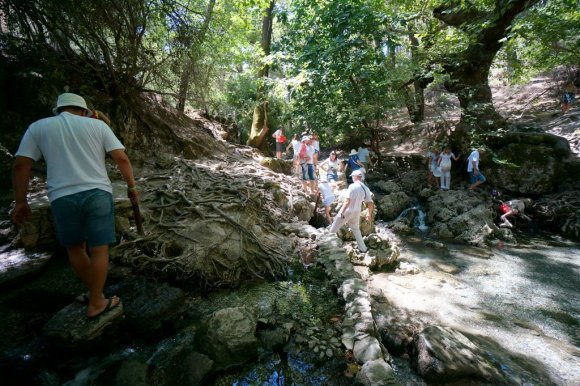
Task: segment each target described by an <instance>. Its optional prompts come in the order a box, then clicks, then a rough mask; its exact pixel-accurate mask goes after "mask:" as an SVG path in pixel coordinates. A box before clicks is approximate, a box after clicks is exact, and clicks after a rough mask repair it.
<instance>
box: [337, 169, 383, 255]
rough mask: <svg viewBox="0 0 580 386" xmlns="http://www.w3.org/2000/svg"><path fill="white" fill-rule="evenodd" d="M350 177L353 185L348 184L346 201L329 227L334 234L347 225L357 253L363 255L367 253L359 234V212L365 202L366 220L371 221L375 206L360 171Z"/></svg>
mask: <svg viewBox="0 0 580 386" xmlns="http://www.w3.org/2000/svg"><path fill="white" fill-rule="evenodd" d="M350 176H351V177H352V180H353V183H352V184H350V186H349V187H348V190H347V191H346V195H347V199H346V201H345V202H344V204H343V205H342V208H340V210H339V211H338V213H337V214H336V217H335V218H334V222H333V223H332V226H331V227H330V232H333V233H335V232H337V231H338V230H339V229H340V228H341V227H342V226H343V225H345V224H347V225H348V226H349V227H350V229H351V230H352V233H353V234H354V237H355V239H356V243H357V245H358V249H359V251H361V252H363V253H364V252H366V251H367V247H366V245H365V243H364V241H363V238H362V234H361V232H360V212H361V208H362V204H363V202H366V204H367V208H368V214H367V220H368V221H372V219H373V211H374V209H375V205H374V202H373V197H372V193H371V191H370V190H369V188H368V187H367V186H366V185H365V184H363V182H362V177H363V172H362V170H360V169H359V170H355V171H354V172H352V174H351V175H350Z"/></svg>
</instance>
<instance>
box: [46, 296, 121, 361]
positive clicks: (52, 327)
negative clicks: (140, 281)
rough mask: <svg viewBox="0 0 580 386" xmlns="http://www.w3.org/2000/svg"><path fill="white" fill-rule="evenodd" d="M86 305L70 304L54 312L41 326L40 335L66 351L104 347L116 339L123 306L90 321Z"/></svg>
mask: <svg viewBox="0 0 580 386" xmlns="http://www.w3.org/2000/svg"><path fill="white" fill-rule="evenodd" d="M86 312H87V306H86V305H84V304H81V303H76V302H75V303H72V304H70V305H68V306H66V307H65V308H63V309H62V310H60V311H59V312H57V313H56V314H55V315H54V316H53V317H52V318H51V319H50V320H49V321H48V322H47V323H46V324H45V326H44V329H43V333H44V336H45V337H46V338H47V339H48V340H49V341H50V342H52V343H53V344H55V345H56V346H59V347H64V348H69V349H79V348H85V349H86V348H87V347H91V346H102V345H104V346H107V345H109V344H112V343H113V341H114V340H115V339H111V337H112V336H114V335H115V334H116V335H117V336H118V328H119V326H120V323H119V322H120V321H121V320H122V318H121V317H120V316H121V315H123V304H122V303H121V304H119V305H118V306H116V307H114V308H112V309H111V310H110V311H107V312H105V313H103V314H102V315H101V316H99V317H96V318H94V319H89V318H87V317H86Z"/></svg>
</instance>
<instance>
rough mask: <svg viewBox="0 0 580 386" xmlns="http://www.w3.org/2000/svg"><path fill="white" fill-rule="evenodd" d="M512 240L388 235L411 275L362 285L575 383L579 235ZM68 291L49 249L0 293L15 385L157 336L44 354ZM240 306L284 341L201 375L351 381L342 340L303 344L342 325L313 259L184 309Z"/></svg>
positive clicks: (524, 380) (533, 376)
mask: <svg viewBox="0 0 580 386" xmlns="http://www.w3.org/2000/svg"><path fill="white" fill-rule="evenodd" d="M383 230H384V231H386V229H383ZM393 237H395V236H393ZM517 238H518V239H519V240H520V242H519V243H518V244H517V245H504V244H501V243H499V244H497V245H496V246H495V247H494V248H492V249H491V250H489V249H480V248H473V247H469V246H465V245H447V246H443V245H441V244H438V243H436V242H429V241H428V240H427V242H426V240H425V239H424V236H422V235H417V236H409V237H405V238H402V239H399V240H398V241H399V243H400V245H401V257H400V261H401V263H402V264H407V265H413V266H416V267H417V268H418V270H419V273H417V274H413V275H409V274H406V275H402V274H399V273H396V272H391V273H379V274H375V275H372V276H371V279H370V281H369V285H370V287H372V288H373V290H374V293H375V294H376V293H382V294H383V296H385V298H387V300H388V302H389V304H390V305H391V306H392V308H393V309H395V310H396V312H400V313H401V314H404V315H406V316H407V317H408V318H409V320H410V323H414V324H419V325H422V326H425V325H429V324H437V325H443V326H450V327H454V328H457V329H460V330H462V331H466V332H468V333H472V334H475V335H477V336H481V337H483V338H485V339H489V340H490V341H491V342H495V345H491V344H490V346H489V350H491V351H494V350H495V351H494V355H497V357H498V362H500V363H501V366H502V367H503V368H504V370H505V371H506V372H508V373H510V372H511V373H512V374H511V379H512V380H513V381H514V384H523V385H545V384H554V385H563V386H564V385H565V386H572V385H578V384H580V373H579V369H580V362H579V357H580V355H579V349H578V345H579V341H580V335H579V328H578V326H579V322H578V320H579V316H580V315H579V312H580V300H579V297H578V288H580V285H579V284H580V281H579V273H580V245H579V244H578V243H572V242H568V241H565V240H562V239H558V238H557V237H554V236H552V235H547V234H543V235H538V236H530V235H524V234H518V235H517ZM0 258H1V257H0ZM79 290H80V287H79V285H78V283H76V284H75V281H74V277H73V275H72V273H71V272H70V269H69V268H68V266H67V264H66V261H65V260H64V259H62V258H60V260H57V261H55V262H52V263H51V265H50V266H49V267H48V268H47V269H46V270H45V271H44V272H42V273H41V274H40V275H39V276H38V277H37V278H36V279H34V280H32V281H30V282H27V283H25V284H24V283H22V285H19V286H14V287H11V288H9V289H8V290H4V291H3V292H2V295H1V296H0V308H1V309H2V312H3V314H4V315H7V316H6V317H3V318H2V319H3V320H2V323H1V326H0V327H1V328H2V342H3V348H7V347H10V351H9V352H7V353H8V354H9V355H8V356H5V357H4V358H3V359H2V360H3V361H4V363H0V364H2V368H3V369H4V370H5V369H6V368H7V366H10V367H11V370H12V371H11V372H12V374H13V375H15V376H17V377H20V379H19V381H20V382H19V384H42V385H60V384H64V383H66V382H71V383H69V385H80V384H87V383H83V382H85V381H86V380H85V381H83V380H82V379H83V378H82V377H81V378H77V380H76V381H73V379H74V378H75V377H78V376H79V374H80V373H79V372H80V371H81V370H82V369H83V368H85V367H84V366H89V365H90V366H92V367H93V369H94V368H98V367H99V366H100V365H101V364H102V366H105V365H106V364H107V363H108V362H107V361H110V360H111V358H114V357H123V358H127V357H129V358H137V359H143V360H145V359H146V358H148V357H150V355H151V354H152V353H153V352H155V350H156V349H158V347H159V345H163V344H164V343H163V342H144V341H143V340H138V339H137V340H135V341H134V342H131V343H130V344H125V345H124V346H122V347H117V348H116V349H115V350H116V351H113V352H112V353H109V354H107V355H106V356H104V357H103V358H100V359H99V358H95V357H94V356H91V355H87V356H86V357H77V358H74V359H72V358H62V359H63V361H62V362H59V363H55V361H54V360H50V358H49V356H50V355H51V353H50V352H46V351H42V350H46V347H45V346H43V345H42V344H40V342H41V340H39V335H40V331H41V329H42V326H43V323H44V322H45V321H46V320H47V318H48V317H50V315H51V314H52V313H54V312H56V311H57V310H58V309H59V307H62V306H64V305H66V304H67V302H70V301H71V300H72V299H71V296H72V294H75V293H77V292H78V291H79ZM63 292H66V294H63ZM241 305H252V306H254V307H256V309H257V310H258V311H259V320H260V322H259V323H260V324H262V325H268V324H270V325H274V324H276V325H282V324H284V323H291V324H292V328H293V331H295V332H294V334H293V336H292V337H291V339H290V343H289V345H288V346H286V347H285V348H284V349H283V350H279V351H277V352H275V353H270V352H261V353H260V356H259V358H258V360H257V362H255V363H252V364H250V365H248V366H244V367H242V368H239V369H237V370H236V371H234V372H230V373H227V374H218V375H216V376H214V377H213V378H212V379H211V380H209V381H208V383H207V384H208V385H210V384H215V385H349V384H352V378H349V377H347V376H345V375H344V374H345V369H347V365H348V360H347V359H346V358H345V357H344V352H343V351H342V350H335V351H334V352H333V355H332V357H326V358H324V359H323V360H321V359H320V357H319V356H318V353H316V355H315V354H314V353H313V352H312V350H311V349H310V346H309V341H310V340H312V339H315V340H316V341H320V340H322V341H330V340H331V339H333V338H340V333H341V330H340V320H341V312H342V304H340V302H339V300H338V298H337V297H336V295H335V293H334V290H333V289H332V288H330V286H329V285H328V281H327V279H326V277H325V274H324V272H322V270H321V269H320V268H318V267H316V266H311V267H310V268H308V269H306V270H305V269H302V268H301V267H294V268H293V270H291V272H290V275H289V278H288V280H287V281H282V282H275V283H260V284H255V285H250V286H248V287H245V288H238V289H235V290H227V291H219V292H215V293H211V294H210V295H208V296H207V297H199V296H194V295H192V296H191V298H190V301H189V302H188V312H189V315H190V317H191V318H192V320H193V319H197V320H199V319H203V318H204V317H206V316H208V315H209V314H210V313H211V312H213V311H215V310H218V309H220V308H224V307H233V306H241ZM298 336H300V338H298ZM168 338H169V337H168ZM10 341H12V342H13V344H10ZM107 358H108V359H107ZM19 366H20V367H19ZM530 366H531V367H530ZM394 367H395V370H396V372H397V374H398V376H399V379H400V380H401V382H402V384H404V385H427V383H424V382H423V381H422V380H421V379H420V378H419V377H417V376H416V375H415V374H414V373H413V371H412V369H411V368H410V366H409V363H408V361H407V360H406V359H403V358H395V360H394ZM19 368H20V370H21V371H20V370H19ZM16 370H19V371H16ZM538 374H541V375H538ZM32 375H34V377H32ZM39 379H41V380H42V382H41V383H35V382H36V381H38V380H39ZM471 384H474V385H475V384H478V383H471ZM479 384H484V383H479Z"/></svg>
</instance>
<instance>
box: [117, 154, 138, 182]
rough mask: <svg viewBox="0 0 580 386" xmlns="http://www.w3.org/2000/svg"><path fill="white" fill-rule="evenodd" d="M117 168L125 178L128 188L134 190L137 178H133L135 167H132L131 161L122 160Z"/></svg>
mask: <svg viewBox="0 0 580 386" xmlns="http://www.w3.org/2000/svg"><path fill="white" fill-rule="evenodd" d="M117 167H118V168H119V171H120V172H121V175H122V176H123V179H124V180H125V182H127V186H128V187H130V188H132V187H134V186H135V177H134V176H133V166H132V165H131V161H129V159H128V158H127V159H125V160H121V161H119V162H117Z"/></svg>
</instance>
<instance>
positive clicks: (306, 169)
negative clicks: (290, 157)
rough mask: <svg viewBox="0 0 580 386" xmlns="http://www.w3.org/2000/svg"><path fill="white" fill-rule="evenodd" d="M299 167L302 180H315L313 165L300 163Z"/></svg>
mask: <svg viewBox="0 0 580 386" xmlns="http://www.w3.org/2000/svg"><path fill="white" fill-rule="evenodd" d="M300 167H301V168H302V181H308V180H310V181H315V180H316V176H315V175H314V165H313V164H307V163H301V164H300Z"/></svg>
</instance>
